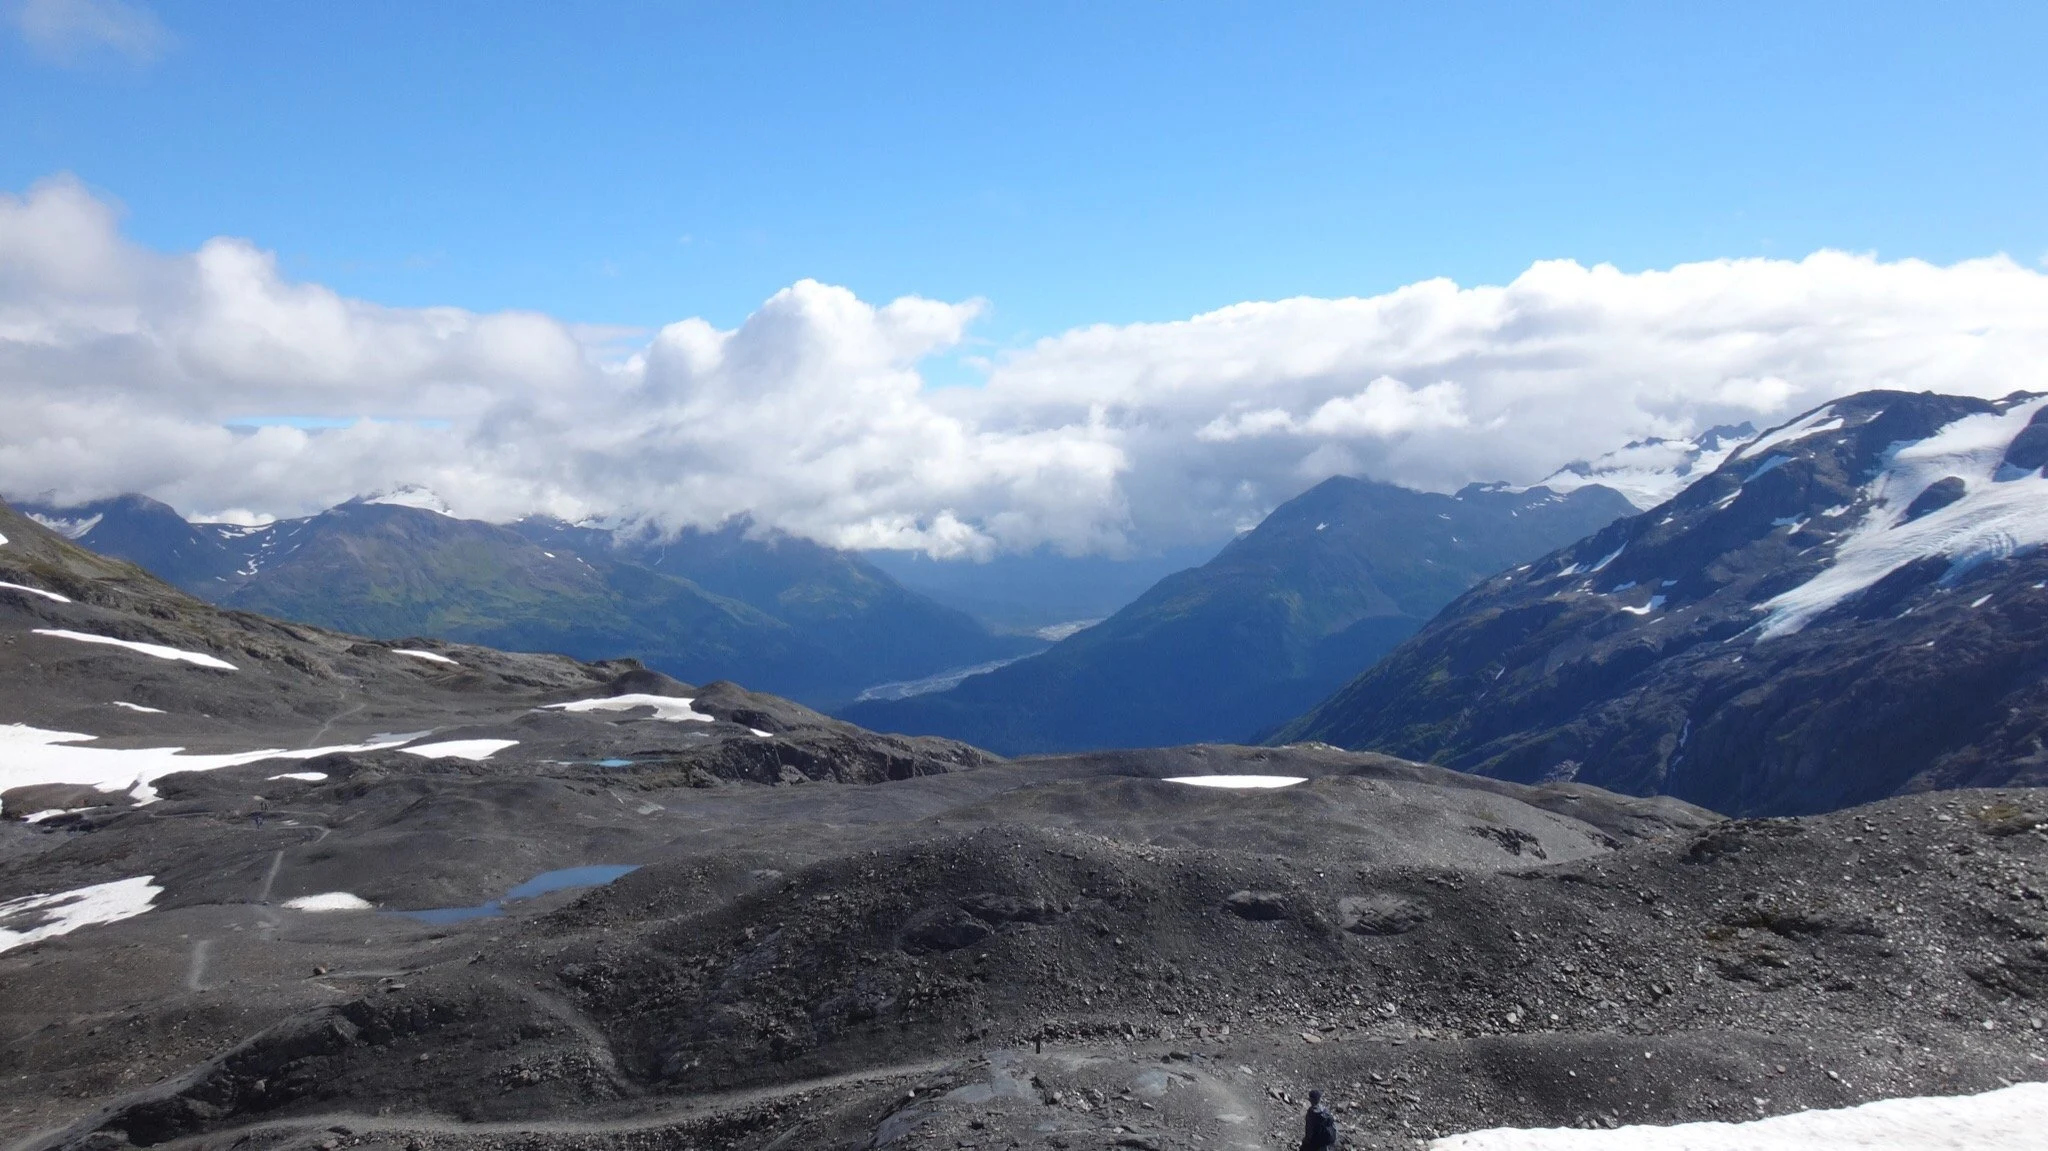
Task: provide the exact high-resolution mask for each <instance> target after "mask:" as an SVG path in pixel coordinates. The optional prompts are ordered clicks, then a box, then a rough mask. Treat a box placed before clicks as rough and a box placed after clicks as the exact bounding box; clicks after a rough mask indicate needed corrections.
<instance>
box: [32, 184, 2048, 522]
mask: <svg viewBox="0 0 2048 1151" xmlns="http://www.w3.org/2000/svg"><path fill="white" fill-rule="evenodd" d="M119 223H120V222H119V215H118V212H117V211H116V210H115V208H114V207H113V206H112V205H111V204H109V203H108V202H106V201H105V200H103V199H101V198H99V197H97V196H95V195H94V194H92V193H91V192H90V191H88V190H87V189H85V188H84V187H82V186H81V185H79V184H77V183H76V182H75V181H71V180H68V179H56V180H51V181H46V182H44V183H42V184H39V185H37V186H36V187H34V188H32V189H31V190H29V191H28V192H27V193H26V194H24V195H21V196H16V197H9V196H4V195H0V392H4V394H5V396H6V398H7V401H8V403H7V408H8V415H9V418H8V419H7V420H6V421H4V422H0V491H5V492H8V493H10V494H14V495H43V494H48V495H50V496H54V497H55V498H58V499H60V500H77V499H86V498H93V497H96V496H102V495H109V494H113V493H116V492H121V491H130V490H135V491H143V492H146V493H148V494H151V495H154V496H157V497H158V498H161V499H165V500H167V501H168V502H171V503H173V504H174V505H176V506H178V507H180V508H181V509H183V510H185V511H187V512H190V513H201V514H204V513H209V512H225V511H228V510H230V509H232V510H233V511H234V513H235V514H236V515H238V516H248V515H263V514H268V515H290V514H298V513H303V512H306V511H310V510H314V509H317V508H319V507H323V506H326V505H328V504H331V503H334V502H337V501H339V500H341V499H344V498H347V497H349V496H351V495H356V494H361V493H364V492H369V491H373V490H380V489H388V488H391V487H394V486H397V485H399V484H404V483H417V484H424V485H426V486H428V487H431V488H433V489H434V490H435V491H436V492H437V493H439V494H440V495H441V496H442V498H443V499H445V500H446V501H448V503H449V504H450V505H451V506H452V507H453V508H454V509H455V510H456V511H457V512H458V513H460V514H465V515H473V516H481V517H485V518H510V517H514V516H517V515H520V514H524V513H528V512H545V513H549V514H555V515H561V516H564V517H567V518H571V519H580V518H585V517H608V518H613V519H618V520H628V521H632V520H638V521H645V522H648V523H651V524H654V525H656V526H660V527H664V528H675V527H680V526H683V525H686V524H696V525H711V524H716V523H719V522H723V521H725V520H727V519H729V518H731V517H734V516H751V517H752V518H753V519H754V520H755V522H757V523H759V524H761V525H763V526H764V527H771V528H776V529H780V530H784V531H788V532H792V533H796V534H799V535H803V536H807V537H810V538H813V539H818V540H821V541H823V542H827V543H831V544H836V545H840V546H850V547H894V548H917V549H923V550H926V551H930V552H932V553H934V554H940V555H985V554H988V553H990V552H992V551H995V550H1002V549H1028V548H1032V547H1037V546H1041V545H1050V546H1053V547H1056V548H1060V549H1063V550H1067V551H1072V552H1082V551H1107V552H1119V551H1123V550H1126V549H1130V548H1134V547H1137V548H1144V547H1155V546H1166V545H1171V544H1175V543H1184V542H1197V541H1211V540H1217V539H1220V538H1221V537H1223V536H1224V535H1227V534H1228V533H1229V532H1230V531H1232V530H1235V529H1237V528H1240V527H1242V526H1244V525H1246V524H1248V523H1250V522H1255V521H1256V519H1257V518H1258V517H1259V516H1260V515H1262V514H1263V513H1264V512H1266V511H1267V510H1270V509H1271V508H1272V507H1273V506H1274V505H1275V504H1277V503H1278V502H1280V501H1281V500H1284V499H1286V498H1288V497H1290V496H1292V495H1294V494H1296V493H1297V492H1299V491H1301V490H1302V489H1304V488H1305V487H1307V486H1309V485H1310V484H1313V483H1315V482H1317V481H1319V480H1321V479H1323V478H1326V477H1327V476H1330V475H1334V474H1339V473H1346V474H1362V475H1370V476H1374V477H1377V478H1382V479H1388V480H1393V481H1396V482H1400V483H1406V484H1411V485H1415V486H1423V487H1431V488H1437V489H1448V488H1452V487H1456V486H1458V485H1461V484H1464V483H1466V482H1470V481H1473V480H1493V479H1505V480H1511V481H1520V482H1527V481H1530V480H1533V479H1536V478H1539V477H1541V476H1543V475H1545V474H1547V473H1548V472H1550V471H1552V470H1553V469H1555V468H1556V467H1558V466H1559V465H1560V464H1563V463H1565V462H1567V461H1569V460H1572V459H1575V458H1582V457H1588V456H1594V455H1598V454H1600V453H1602V452H1605V451H1608V450H1610V449H1612V448H1614V447H1617V446H1618V445H1620V444H1622V443H1624V442H1626V441H1628V440H1631V439H1636V438H1640V437H1643V436H1646V435H1680V434H1684V433H1686V432H1689V431H1693V430H1697V429H1699V428H1701V427H1704V426H1707V425H1711V424H1717V423H1726V422H1732V421H1736V420H1741V419H1751V420H1755V421H1757V422H1759V423H1768V422H1771V420H1772V419H1774V418H1777V417H1783V416H1787V415H1789V414H1791V413H1792V412H1793V411H1795V410H1798V409H1800V408H1803V407H1805V406H1808V405H1810V404H1812V403H1816V402H1819V401H1820V400H1823V399H1825V398H1828V397H1831V396H1835V395H1839V394H1842V393H1845V392H1850V391H1857V390H1861V389H1864V388H1869V387H1902V388H1911V389H1922V388H1926V389H1935V390H1942V391H1955V392H1966V393H1971V394H1978V395H2003V394H2005V393H2007V392H2011V391H2014V390H2019V389H2042V388H2048V275H2044V274H2042V273H2041V272H2040V271H2037V270H2032V269H2028V268H2025V267H2022V266H2020V265H2018V264H2016V263H2015V262H2013V261H2011V260H2008V259H2005V258H2003V257H1994V258H1988V259H1982V260H1973V261H1966V262H1962V263H1958V264H1953V265H1949V266H1936V265H1931V264H1925V263H1920V262H1916V261H1910V260H1908V261H1895V262H1885V261H1881V260H1878V259H1876V258H1874V257H1871V256H1865V255H1852V254H1846V253H1839V252H1821V253H1817V254H1815V255H1813V256H1809V257H1807V258H1806V259H1804V260H1798V261H1786V260H1721V261H1709V262H1704V263H1698V264H1688V265H1683V266H1680V267H1676V268H1672V269H1669V270H1662V271H1650V272H1641V273H1624V272H1621V271H1619V270H1617V269H1614V268H1611V267H1606V266H1600V267H1591V268H1588V267H1583V266H1580V265H1578V264H1575V263H1571V262H1569V261H1558V262H1546V263H1541V264H1537V265H1535V266H1534V267H1531V268H1530V269H1529V270H1528V271H1526V272H1525V273H1523V274H1522V275H1521V276H1519V277H1517V278H1516V279H1515V280H1514V281H1513V282H1512V283H1509V284H1506V285H1503V286H1493V287H1476V288H1461V287H1459V286H1457V285H1455V284H1453V283H1450V282H1449V281H1444V280H1432V281H1427V282H1423V283H1418V284H1412V285H1409V286H1407V287H1404V288H1401V289H1398V290H1396V291H1393V292H1389V293H1387V294H1385V295H1381V296H1375V297H1371V298H1365V299H1340V300H1327V299H1293V300H1280V301H1273V302H1264V303H1247V304H1240V305H1236V306H1233V307H1230V308H1225V309H1222V310H1220V311H1217V312H1212V313H1209V314H1206V315H1202V316H1196V317H1193V318H1191V319H1187V320H1183V321H1177V322H1173V323H1160V324H1133V325H1123V326H1109V325H1098V326H1094V327H1088V328H1081V329H1076V330H1074V331H1070V332H1066V333H1063V334H1061V335H1058V336H1054V337H1051V338H1048V339H1046V340H1042V341H1040V342H1038V343H1037V344H1034V345H1032V346H1029V347H1024V348H1019V349H1015V350H1013V351H1011V352H1008V353H1006V354H1002V355H999V356H996V357H993V358H992V359H990V360H989V361H988V364H987V371H988V380H987V383H986V385H985V386H982V387H978V388H975V387H970V388H959V387H954V388H939V389H935V388H932V387H929V386H927V384H926V383H925V380H924V378H923V377H922V375H921V373H920V370H919V365H920V364H921V363H922V362H923V361H924V360H925V359H926V358H927V357H929V356H931V355H933V354H934V353H937V352H941V351H945V350H947V349H950V348H954V347H956V346H957V345H958V344H959V343H960V342H961V341H962V339H963V338H964V337H965V334H966V333H967V331H968V330H969V328H970V326H971V325H972V324H973V323H974V321H975V319H976V318H977V316H979V315H980V314H981V312H982V311H983V305H982V304H981V303H980V302H979V301H964V302H944V301H936V300H928V299H922V298H917V297H906V298H904V299H900V300H895V301H891V302H888V303H874V302H870V301H864V300H861V299H859V298H857V297H856V296H855V295H854V294H853V293H851V292H849V291H847V290H845V289H843V288H838V287H833V286H830V285H826V284H820V283H816V282H812V281H804V282H800V283H797V284H794V285H792V286H790V287H789V288H786V289H784V290H783V291H781V292H778V293H776V294H775V295H774V296H773V297H771V298H770V299H769V300H767V301H766V302H764V303H763V304H762V305H761V307H760V308H759V309H758V310H756V311H755V312H754V314H753V315H751V316H749V317H748V318H747V319H746V320H745V321H743V322H742V323H741V324H739V325H738V326H737V327H735V328H732V329H721V328H718V327H716V326H715V325H712V324H710V323H708V322H706V321H704V320H701V319H683V320H679V321H677V322H675V323H672V324H669V325H667V326H666V327H664V328H662V329H660V330H659V331H658V332H655V333H653V334H652V335H648V334H645V333H632V332H628V331H622V330H619V329H609V328H592V327H572V326H570V325H566V324H563V323H561V322H560V321H557V320H555V319H554V318H552V317H549V316H545V315H539V314H533V313H516V312H502V313H491V314H479V313H475V312H470V311H466V310H463V309H459V308H424V309H421V308H390V307H384V306H381V305H378V304H375V303H371V302H368V301H363V300H355V299H350V298H347V297H344V296H342V295H340V294H338V293H336V292H334V291H332V290H330V289H328V288H326V287H324V286H322V285H319V284H310V283H302V282H296V281H293V280H290V279H289V278H287V277H285V276H283V275H282V274H281V273H280V272H279V270H278V267H277V264H276V261H275V259H274V258H273V257H272V256H271V255H270V254H269V253H267V252H265V251H264V250H262V249H261V248H259V247H257V246H255V245H254V244H251V243H249V242H247V241H243V240H235V239H225V238H223V239H215V240H212V241H209V242H207V243H206V244H204V245H202V246H201V247H200V248H199V249H198V250H197V251H192V252H174V253H165V252H155V251H151V250H148V249H145V248H142V247H140V246H138V245H135V244H133V243H131V242H129V241H127V240H126V239H125V238H124V237H123V236H122V235H121V232H120V226H119ZM622 348H623V351H622V350H621V349H622ZM253 414H264V415H289V416H295V417H306V418H309V419H301V420H300V421H298V422H300V423H307V422H312V421H311V420H310V418H313V417H318V418H325V419H327V420H329V421H333V420H337V419H338V420H342V421H348V420H353V422H350V423H346V425H345V426H341V427H330V428H314V427H296V426H270V427H261V428H256V429H250V428H246V427H235V426H231V425H233V424H234V423H236V422H237V420H238V418H240V417H246V416H249V415H253Z"/></svg>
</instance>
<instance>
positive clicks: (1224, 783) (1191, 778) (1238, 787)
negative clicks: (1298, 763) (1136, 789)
mask: <svg viewBox="0 0 2048 1151" xmlns="http://www.w3.org/2000/svg"><path fill="white" fill-rule="evenodd" d="M1166 782H1167V783H1185V784H1188V785H1189V786H1192V787H1222V788H1228V789H1230V790H1232V791H1249V790H1253V789H1261V788H1274V787H1293V786H1294V785H1295V784H1297V783H1307V782H1308V780H1307V778H1305V777H1303V776H1299V775H1175V776H1169V777H1168V778H1167V780H1166Z"/></svg>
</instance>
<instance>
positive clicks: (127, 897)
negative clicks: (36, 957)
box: [0, 875, 164, 951]
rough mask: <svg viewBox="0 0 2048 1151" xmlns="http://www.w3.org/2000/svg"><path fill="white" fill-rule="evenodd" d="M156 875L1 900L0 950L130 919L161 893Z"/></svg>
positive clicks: (146, 909) (144, 909)
mask: <svg viewBox="0 0 2048 1151" xmlns="http://www.w3.org/2000/svg"><path fill="white" fill-rule="evenodd" d="M155 878H156V877H155V876H153V875H138V876H136V877H135V878H133V879H116V880H114V881H113V882H112V883H95V884H93V885H92V886H90V887H79V888H74V889H72V890H70V891H59V892H55V893H53V894H48V895H25V896H22V897H21V898H20V899H10V900H8V901H6V902H5V903H0V951H11V950H13V949H14V948H17V947H26V946H28V945H29V944H31V943H35V942H38V941H40V940H44V939H49V938H51V937H52V936H57V935H68V934H70V933H71V932H74V931H76V930H78V929H79V928H81V927H86V926H90V925H91V924H94V923H113V922H115V921H117V920H122V919H133V918H134V917H136V916H138V915H141V914H142V913H143V912H145V911H148V910H149V906H150V904H151V903H153V902H155V901H156V897H157V896H159V895H161V894H163V890H164V889H163V888H161V887H159V886H157V885H156V883H155V882H153V881H154V880H155Z"/></svg>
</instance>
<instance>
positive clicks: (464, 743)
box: [398, 739, 519, 763]
mask: <svg viewBox="0 0 2048 1151" xmlns="http://www.w3.org/2000/svg"><path fill="white" fill-rule="evenodd" d="M518 742H519V741H518V740H516V739H450V740H444V741H442V742H440V743H423V744H420V745H419V746H418V747H401V748H399V749H398V750H400V751H402V752H404V753H405V754H407V755H417V756H419V757H420V758H421V759H470V760H475V761H477V762H479V763H481V762H483V761H484V760H486V759H489V758H491V757H492V756H494V755H496V754H498V753H499V752H501V751H503V750H505V749H506V748H508V747H512V746H514V745H515V744H517V743H518Z"/></svg>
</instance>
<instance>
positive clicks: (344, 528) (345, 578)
mask: <svg viewBox="0 0 2048 1151" xmlns="http://www.w3.org/2000/svg"><path fill="white" fill-rule="evenodd" d="M391 498H393V499H397V500H400V501H413V502H396V503H394V502H383V501H378V500H355V501H351V502H349V503H345V504H341V505H339V506H337V507H333V508H330V509H328V510H327V511H324V512H321V513H320V514H318V515H314V516H308V517H305V518H303V519H294V520H282V521H278V522H276V523H272V524H267V525H264V526H261V527H244V526H238V525H234V524H219V523H188V522H186V521H185V520H184V519H183V518H182V517H181V516H179V514H178V513H177V511H176V510H174V509H172V508H171V507H169V506H168V505H165V504H162V503H158V502H157V501H155V500H150V499H147V498H145V497H142V496H136V495H127V496H120V497H117V498H114V499H108V500H99V501H95V502H92V503H88V504H80V505H77V506H72V507H57V506H51V505H45V504H24V505H23V506H22V509H21V510H23V511H27V512H30V513H32V514H33V515H35V516H36V517H37V518H39V519H40V520H42V521H43V522H44V523H46V524H51V525H54V526H56V527H59V528H62V529H64V531H65V533H66V534H67V535H69V536H71V537H72V538H74V539H75V540H76V542H78V543H80V544H81V545H83V546H85V547H88V548H91V549H93V550H95V551H97V552H100V553H101V554H104V555H109V556H113V557H115V558H118V559H125V560H129V561H132V562H134V563H137V564H140V565H141V566H142V567H144V568H145V569H147V570H149V571H150V572H151V573H153V574H155V575H157V576H159V577H161V578H163V579H165V580H167V581H169V582H170V583H172V584H175V585H177V586H178V587H180V588H183V589H184V590H185V591H187V592H190V593H192V594H193V595H196V596H199V597H200V598H202V599H205V600H208V601H209V602H212V603H216V604H220V605H222V606H225V607H233V608H240V609H243V610H247V611H257V612H262V613H264V614H266V615H271V616H276V617H278V618H281V619H288V620H293V621H296V622H299V623H309V624H315V625H319V626H322V627H330V628H336V629H339V630H343V631H349V632H354V633H357V634H360V635H370V636H378V637H383V638H387V639H397V638H400V637H403V636H409V635H432V636H438V637H441V638H443V639H449V640H454V641H457V642H463V643H474V644H482V645H485V646H489V647H498V648H507V649H514V650H525V651H554V652H562V653H564V654H568V655H573V656H577V657H579V658H583V659H599V658H604V657H607V656H614V655H618V654H620V653H625V652H630V653H632V654H634V655H636V656H638V657H639V658H641V659H643V660H644V661H645V662H646V663H647V664H648V665H649V666H650V667H654V668H657V669H659V670H661V671H663V672H666V673H668V674H671V675H675V676H679V677H682V678H685V679H689V680H695V681H701V680H705V679H715V678H730V679H737V680H741V681H744V682H746V683H750V684H753V685H755V686H757V687H762V688H764V689H767V690H772V691H776V692H778V693H779V694H783V695H786V696H790V697H793V698H799V699H802V700H804V701H805V702H808V703H811V704H814V705H817V706H821V707H828V706H832V705H835V704H839V703H844V702H846V701H848V700H851V699H852V698H854V696H855V695H857V694H858V693H859V692H860V691H861V690H862V689H863V688H866V687H869V686H871V685H874V684H877V683H883V682H888V681H892V680H903V679H913V678H917V677H920V676H926V675H930V674H932V673H934V672H940V671H945V670H947V669H950V668H955V667H961V666H966V665H972V664H978V663H982V662H986V661H988V660H992V659H999V658H1004V657H1008V656H1015V655H1019V654H1022V653H1024V652H1028V651H1033V650H1036V649H1038V648H1041V647H1043V646H1044V645H1043V643H1041V642H1039V641H1035V640H1033V639H1031V638H1030V637H1028V636H1016V635H997V634H994V633H992V632H991V631H990V630H989V629H988V628H986V627H984V626H982V625H981V624H979V623H977V622H976V621H975V620H974V619H973V618H972V617H970V616H968V615H967V614H966V613H964V612H961V611H957V610H955V609H952V608H948V607H944V606H941V605H940V604H938V603H936V602H934V601H933V600H931V599H929V598H928V597H926V596H924V595H921V594H919V593H917V592H913V591H910V590H908V589H906V588H904V587H902V586H901V585H899V584H898V583H896V582H895V581H894V580H893V579H891V578H890V577H889V576H888V575H886V574H884V573H883V572H882V571H881V570H880V569H878V568H876V567H875V566H874V565H873V564H870V563H868V562H867V561H866V560H863V559H861V558H860V557H858V556H855V555H853V554H851V553H848V552H841V551H835V550H834V549H831V548H826V547H821V546H819V545H817V544H813V543H810V542H809V541H806V540H800V539H795V538H792V537H788V536H781V535H777V534H775V533H757V532H754V531H752V530H751V528H750V525H747V524H741V523H735V524H732V525H728V526H727V527H726V528H724V529H721V530H718V531H708V532H707V531H695V530H692V531H685V532H683V533H681V534H679V535H676V536H673V537H668V538H661V537H657V536H653V535H648V534H644V533H640V532H635V531H629V530H613V529H610V528H603V527H591V526H582V527H578V526H574V525H570V524H567V523H563V522H561V521H559V520H552V519H546V518H540V517H535V518H530V519H527V520H522V521H519V522H517V523H512V524H492V523H484V522H481V521H477V520H465V519H459V518H456V517H454V516H450V515H446V514H443V513H442V512H440V511H437V510H434V509H433V508H432V507H427V506H417V505H418V504H422V503H427V502H431V496H430V495H428V494H427V493H422V492H417V491H414V492H405V493H400V494H399V495H397V496H394V497H391Z"/></svg>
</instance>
